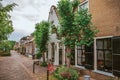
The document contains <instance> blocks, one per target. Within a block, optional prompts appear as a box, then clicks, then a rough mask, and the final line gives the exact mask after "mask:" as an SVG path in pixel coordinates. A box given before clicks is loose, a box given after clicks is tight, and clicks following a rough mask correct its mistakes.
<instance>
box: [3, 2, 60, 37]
mask: <svg viewBox="0 0 120 80" xmlns="http://www.w3.org/2000/svg"><path fill="white" fill-rule="evenodd" d="M57 1H59V0H3V3H4V5H6V4H9V3H10V4H11V3H16V4H18V6H16V7H15V8H14V10H13V11H12V12H11V13H10V15H11V19H12V21H13V26H14V29H15V31H18V30H20V31H25V32H26V33H29V34H30V33H32V32H33V31H34V30H35V24H36V23H38V22H41V21H42V20H47V19H48V15H49V10H50V7H51V5H56V4H57ZM15 33H16V34H17V32H14V34H15ZM18 33H20V32H18ZM12 38H13V37H12Z"/></svg>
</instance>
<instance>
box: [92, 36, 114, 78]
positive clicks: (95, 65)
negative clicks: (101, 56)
mask: <svg viewBox="0 0 120 80" xmlns="http://www.w3.org/2000/svg"><path fill="white" fill-rule="evenodd" d="M112 37H113V36H102V37H95V38H94V71H93V72H96V73H100V74H103V75H106V76H111V77H114V75H113V74H112V73H109V72H105V71H100V70H97V50H96V40H97V39H105V38H112Z"/></svg>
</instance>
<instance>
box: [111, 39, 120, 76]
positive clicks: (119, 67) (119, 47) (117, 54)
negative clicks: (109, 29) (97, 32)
mask: <svg viewBox="0 0 120 80" xmlns="http://www.w3.org/2000/svg"><path fill="white" fill-rule="evenodd" d="M112 49H113V54H112V56H113V74H114V75H115V76H118V77H120V37H113V38H112Z"/></svg>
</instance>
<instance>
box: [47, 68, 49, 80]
mask: <svg viewBox="0 0 120 80" xmlns="http://www.w3.org/2000/svg"><path fill="white" fill-rule="evenodd" d="M47 80H49V70H48V69H47Z"/></svg>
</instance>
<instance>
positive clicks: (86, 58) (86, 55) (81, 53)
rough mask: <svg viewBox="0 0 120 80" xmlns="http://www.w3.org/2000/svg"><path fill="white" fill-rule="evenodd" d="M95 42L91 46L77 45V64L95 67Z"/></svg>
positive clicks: (89, 67)
mask: <svg viewBox="0 0 120 80" xmlns="http://www.w3.org/2000/svg"><path fill="white" fill-rule="evenodd" d="M93 55H94V54H93V44H92V45H91V46H85V45H82V46H77V65H78V66H84V67H85V68H87V69H93V62H94V61H93Z"/></svg>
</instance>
